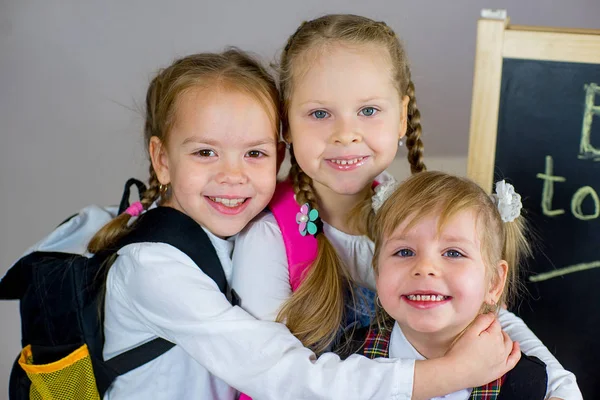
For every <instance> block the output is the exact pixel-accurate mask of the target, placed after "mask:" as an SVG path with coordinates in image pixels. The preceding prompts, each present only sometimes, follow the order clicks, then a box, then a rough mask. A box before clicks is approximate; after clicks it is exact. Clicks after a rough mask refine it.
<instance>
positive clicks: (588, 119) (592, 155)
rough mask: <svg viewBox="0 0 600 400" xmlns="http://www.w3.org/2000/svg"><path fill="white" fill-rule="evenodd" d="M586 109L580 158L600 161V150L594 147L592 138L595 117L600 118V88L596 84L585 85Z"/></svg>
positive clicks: (582, 127)
mask: <svg viewBox="0 0 600 400" xmlns="http://www.w3.org/2000/svg"><path fill="white" fill-rule="evenodd" d="M584 88H585V109H584V111H583V124H582V126H581V144H580V146H579V158H581V159H584V160H593V161H600V150H598V149H596V148H595V147H594V146H592V143H591V141H590V139H591V138H590V136H591V132H592V121H593V119H594V115H598V116H600V105H596V104H595V99H596V95H597V94H600V86H598V85H597V84H595V83H590V84H589V85H585V86H584Z"/></svg>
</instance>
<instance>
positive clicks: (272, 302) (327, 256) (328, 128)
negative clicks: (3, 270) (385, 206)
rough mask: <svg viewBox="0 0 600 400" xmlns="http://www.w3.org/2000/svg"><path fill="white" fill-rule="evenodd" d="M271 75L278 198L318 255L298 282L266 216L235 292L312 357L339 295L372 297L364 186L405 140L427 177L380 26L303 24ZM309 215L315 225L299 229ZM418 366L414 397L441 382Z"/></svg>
mask: <svg viewBox="0 0 600 400" xmlns="http://www.w3.org/2000/svg"><path fill="white" fill-rule="evenodd" d="M280 73H281V76H280V90H281V95H282V98H283V110H282V111H283V113H282V115H283V118H282V127H283V132H282V134H283V137H284V139H285V140H286V141H287V142H288V143H289V145H290V155H291V169H290V173H289V177H288V180H287V182H286V183H285V184H286V185H288V186H291V187H292V188H293V189H292V190H290V193H288V194H286V196H288V197H289V198H291V197H293V198H294V199H295V201H296V202H297V204H298V211H299V212H300V213H299V216H298V221H299V223H300V225H299V230H301V231H302V232H301V234H303V235H304V236H306V235H311V234H314V237H315V239H316V241H317V242H318V245H317V246H318V254H317V257H316V258H315V259H314V262H313V263H312V265H311V266H310V269H308V270H307V271H306V272H305V273H304V275H302V277H303V279H302V281H301V284H300V285H299V286H297V282H296V281H295V279H296V276H290V274H289V270H290V268H294V266H291V265H288V256H287V254H286V247H288V248H289V247H293V242H294V241H293V240H292V237H291V236H289V237H283V236H282V234H281V229H280V226H279V224H278V222H277V221H276V219H275V217H274V216H273V215H272V214H269V213H265V214H264V215H262V216H261V217H260V218H259V219H257V220H255V221H254V222H252V223H250V225H249V226H248V227H247V228H246V230H245V231H244V232H243V233H242V234H241V235H240V236H239V237H238V239H237V240H236V249H235V253H234V259H233V262H234V265H235V271H234V278H233V287H234V289H235V290H236V291H237V293H238V294H239V295H240V297H241V300H242V307H243V308H244V309H246V310H247V311H248V312H250V313H251V314H252V315H254V316H256V317H257V318H262V319H268V320H276V321H280V322H285V323H286V324H287V326H288V328H289V329H290V330H291V331H292V333H294V334H295V335H296V336H297V337H298V338H299V339H300V340H301V341H302V342H303V343H304V345H306V346H308V347H310V348H312V349H314V350H315V351H316V352H317V353H319V352H322V351H325V350H327V349H329V348H330V346H331V344H332V343H333V342H334V340H335V339H336V337H338V335H339V328H340V326H341V325H342V324H343V322H342V320H343V318H344V307H345V304H347V303H348V299H347V296H346V293H347V288H349V287H354V286H358V287H364V288H368V289H371V290H374V289H375V280H374V276H373V272H372V269H371V260H372V256H373V243H372V242H371V241H370V240H369V238H368V237H366V236H365V234H366V232H367V226H368V223H369V221H370V220H371V219H372V218H373V215H374V214H373V211H372V210H371V206H370V205H371V196H372V194H373V186H374V183H375V184H376V183H377V181H379V182H381V181H382V180H384V179H385V178H384V176H382V175H381V174H382V173H383V172H384V171H385V169H386V168H387V167H388V166H389V165H390V164H391V162H392V160H393V159H394V157H395V155H396V151H397V148H398V146H399V145H401V144H402V143H403V142H402V140H403V139H404V137H406V146H407V149H408V161H409V163H410V165H411V171H412V172H413V173H416V172H420V171H423V170H424V169H425V165H424V164H423V161H422V152H423V144H422V142H421V139H420V137H421V125H420V113H419V111H418V108H417V106H416V101H415V94H414V84H413V83H412V80H411V75H410V70H409V68H408V61H407V59H406V54H405V51H404V49H403V47H402V46H401V44H400V42H399V40H398V38H397V37H396V35H395V34H394V32H393V31H392V30H391V29H390V28H389V27H388V26H387V25H386V24H385V23H383V22H376V21H373V20H370V19H368V18H364V17H359V16H354V15H327V16H324V17H321V18H317V19H315V20H312V21H309V22H305V23H303V24H302V25H301V26H300V27H299V28H298V29H297V31H296V32H295V33H294V34H293V35H292V36H291V37H290V38H289V40H288V42H287V44H286V46H285V49H284V51H283V53H282V55H281V62H280ZM304 205H306V206H304ZM301 206H304V208H301ZM307 210H311V211H310V212H311V213H312V214H313V217H314V216H315V215H316V213H318V218H316V219H315V220H314V221H308V222H307V221H306V220H307V216H306V213H305V212H304V211H307ZM312 210H316V211H312ZM300 214H302V215H300ZM303 215H305V216H303ZM289 218H292V219H294V218H296V216H295V215H294V214H292V215H291V216H290V217H289ZM309 222H312V223H313V225H314V226H312V231H309V230H308V228H309V227H311V225H310V223H309ZM290 280H292V282H290ZM292 288H294V289H296V290H294V291H292ZM498 319H499V321H500V323H501V325H502V327H503V329H504V330H505V332H507V333H508V334H509V335H510V336H511V338H512V339H513V340H515V341H518V342H519V343H520V345H521V347H522V349H523V351H524V352H525V353H527V354H530V355H535V356H537V357H538V358H540V359H541V360H542V361H544V362H545V363H546V365H547V366H548V375H549V379H550V381H552V382H554V383H553V385H552V388H555V390H556V393H552V394H553V395H555V394H556V395H557V397H561V396H562V398H569V397H567V395H568V394H570V393H578V389H577V386H576V384H575V379H574V376H573V375H572V374H571V373H569V372H568V371H565V370H564V369H563V368H562V366H561V365H560V364H559V363H558V361H557V360H556V359H555V358H554V357H553V356H552V354H550V352H549V351H548V350H547V349H546V348H545V347H544V345H543V344H542V343H541V342H540V341H539V339H537V337H536V336H535V335H534V334H533V333H532V332H531V331H530V330H529V329H528V328H527V326H526V325H525V324H524V323H523V321H522V320H521V319H519V318H518V317H516V316H515V315H514V314H512V313H510V312H508V311H506V310H502V311H501V312H500V314H499V316H498ZM419 368H420V366H419V365H418V366H417V367H416V369H415V373H414V374H415V377H414V381H413V376H412V375H413V371H412V370H410V371H409V372H407V376H406V381H410V382H411V383H413V385H414V388H416V389H417V390H420V388H421V387H422V386H421V385H427V384H430V383H431V382H434V381H435V379H434V378H436V377H439V376H440V375H439V374H434V375H433V376H429V375H421V374H420V372H419ZM449 372H450V373H452V371H449ZM454 379H460V378H459V377H458V376H456V377H455V378H454ZM484 383H487V382H481V383H480V384H484ZM467 386H468V385H467ZM463 387H466V386H463ZM565 393H566V394H565ZM405 395H406V396H410V391H407V392H405Z"/></svg>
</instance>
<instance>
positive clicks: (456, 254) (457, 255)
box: [444, 250, 463, 258]
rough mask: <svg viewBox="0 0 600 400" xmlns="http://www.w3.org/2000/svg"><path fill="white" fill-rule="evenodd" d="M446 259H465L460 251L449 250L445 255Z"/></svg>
mask: <svg viewBox="0 0 600 400" xmlns="http://www.w3.org/2000/svg"><path fill="white" fill-rule="evenodd" d="M444 257H450V258H460V257H463V254H462V253H461V252H460V251H458V250H447V251H446V252H445V253H444Z"/></svg>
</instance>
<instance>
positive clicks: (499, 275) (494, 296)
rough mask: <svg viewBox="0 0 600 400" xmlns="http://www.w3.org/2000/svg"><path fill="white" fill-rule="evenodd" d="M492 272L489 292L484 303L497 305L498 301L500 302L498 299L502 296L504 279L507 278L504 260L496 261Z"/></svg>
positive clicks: (506, 267)
mask: <svg viewBox="0 0 600 400" xmlns="http://www.w3.org/2000/svg"><path fill="white" fill-rule="evenodd" d="M494 272H495V273H494V275H493V276H492V280H491V282H490V288H489V291H488V293H487V295H486V303H489V304H498V300H500V297H501V296H502V292H503V291H504V286H505V285H506V278H507V276H508V263H507V262H506V261H504V260H500V261H498V264H496V270H495V271H494Z"/></svg>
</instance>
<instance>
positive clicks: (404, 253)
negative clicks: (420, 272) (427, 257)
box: [396, 249, 415, 257]
mask: <svg viewBox="0 0 600 400" xmlns="http://www.w3.org/2000/svg"><path fill="white" fill-rule="evenodd" d="M396 255H397V256H398V257H412V256H414V255H415V252H414V251H412V250H411V249H400V250H398V251H397V252H396Z"/></svg>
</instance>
